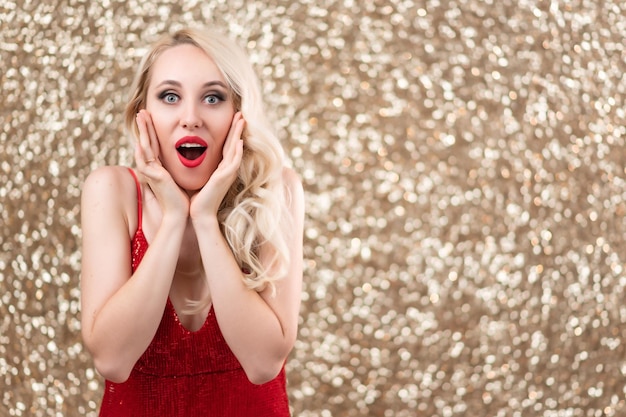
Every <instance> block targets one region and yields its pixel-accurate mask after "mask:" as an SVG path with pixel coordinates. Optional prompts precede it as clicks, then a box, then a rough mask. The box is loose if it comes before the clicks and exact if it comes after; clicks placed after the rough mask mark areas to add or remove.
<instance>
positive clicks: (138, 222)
mask: <svg viewBox="0 0 626 417" xmlns="http://www.w3.org/2000/svg"><path fill="white" fill-rule="evenodd" d="M128 170H129V171H130V173H131V174H132V175H133V178H134V179H135V185H136V187H137V230H141V213H142V212H143V209H142V207H141V184H140V183H139V179H138V178H137V174H135V171H133V169H132V168H128Z"/></svg>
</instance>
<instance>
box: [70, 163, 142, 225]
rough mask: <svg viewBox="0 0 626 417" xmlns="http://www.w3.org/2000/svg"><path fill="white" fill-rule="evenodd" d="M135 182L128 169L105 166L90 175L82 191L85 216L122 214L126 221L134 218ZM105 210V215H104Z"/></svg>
mask: <svg viewBox="0 0 626 417" xmlns="http://www.w3.org/2000/svg"><path fill="white" fill-rule="evenodd" d="M136 195H137V194H136V187H135V181H134V180H133V177H132V175H131V173H130V172H129V170H128V168H126V167H122V166H104V167H101V168H97V169H96V170H94V171H93V172H91V173H90V174H89V176H88V177H87V179H86V180H85V183H84V185H83V189H82V198H81V205H82V207H83V211H84V212H85V213H83V218H85V217H84V216H85V214H89V213H93V214H94V215H95V213H100V214H99V215H104V214H105V213H110V214H113V213H122V215H123V218H125V219H126V220H128V219H129V216H130V218H133V217H134V216H132V215H131V213H134V211H135V209H134V207H135V206H136V201H137V199H136ZM103 210H104V211H105V213H103Z"/></svg>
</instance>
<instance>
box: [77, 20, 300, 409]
mask: <svg viewBox="0 0 626 417" xmlns="http://www.w3.org/2000/svg"><path fill="white" fill-rule="evenodd" d="M125 117H126V127H127V129H129V130H130V131H132V132H133V134H134V136H135V138H136V139H137V140H136V148H135V162H136V171H135V170H131V169H129V168H124V167H113V166H110V167H103V168H100V169H97V170H96V171H94V172H93V173H92V174H91V175H90V176H89V177H88V179H87V181H86V182H85V185H84V190H83V195H82V203H81V204H82V228H83V264H82V278H81V291H82V335H83V339H84V342H85V345H86V347H87V348H88V349H89V351H90V352H91V353H92V355H93V358H94V362H95V366H96V368H97V370H98V371H99V372H100V373H101V374H102V375H103V376H104V377H105V378H106V388H105V393H104V398H103V401H102V406H101V411H100V415H101V416H117V417H119V416H143V415H145V416H151V417H152V416H237V417H241V416H255V417H260V416H261V417H262V416H287V415H289V406H288V401H287V394H286V389H285V371H284V364H285V360H286V358H287V356H288V354H289V352H290V351H291V349H292V347H293V344H294V342H295V338H296V334H297V323H298V314H299V308H300V292H301V289H302V230H303V222H304V202H303V191H302V186H301V183H300V181H299V179H298V178H297V176H296V175H295V174H294V173H293V172H292V171H291V170H289V169H287V168H284V167H283V154H282V150H281V148H280V145H279V143H278V140H277V138H276V137H275V136H274V135H273V134H272V133H271V129H269V128H268V127H267V125H266V122H265V119H264V113H263V109H262V103H261V93H260V89H259V87H258V82H257V79H256V77H255V75H254V72H253V69H252V66H251V64H250V63H249V61H248V59H247V57H246V55H245V54H244V53H243V52H242V51H241V50H240V49H239V48H237V47H236V45H234V44H233V43H231V42H230V41H228V40H227V39H226V38H225V37H224V36H222V35H220V34H218V33H211V32H199V31H194V30H182V31H179V32H177V33H175V34H174V35H173V36H170V37H165V38H164V39H162V40H161V41H159V42H157V43H156V45H154V46H153V48H152V49H151V50H150V51H149V52H148V54H147V55H146V57H145V58H144V60H143V61H142V63H141V66H140V68H139V71H138V73H137V76H136V79H135V81H134V86H133V90H132V97H131V99H130V101H129V103H128V105H127V108H126V113H125Z"/></svg>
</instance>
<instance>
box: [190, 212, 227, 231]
mask: <svg viewBox="0 0 626 417" xmlns="http://www.w3.org/2000/svg"><path fill="white" fill-rule="evenodd" d="M190 218H191V223H192V224H193V226H194V229H196V230H198V229H217V230H219V228H220V222H219V220H218V219H217V216H216V215H211V214H204V215H203V216H190Z"/></svg>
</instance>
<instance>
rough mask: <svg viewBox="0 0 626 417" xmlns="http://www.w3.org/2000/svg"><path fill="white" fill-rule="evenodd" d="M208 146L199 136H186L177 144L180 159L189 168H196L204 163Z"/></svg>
mask: <svg viewBox="0 0 626 417" xmlns="http://www.w3.org/2000/svg"><path fill="white" fill-rule="evenodd" d="M207 147H208V144H207V143H206V141H205V140H204V139H202V138H200V137H198V136H185V137H184V138H181V139H179V140H178V142H176V150H177V151H178V159H179V160H180V162H181V163H182V164H183V165H184V166H186V167H187V168H195V167H197V166H198V165H200V164H201V163H202V161H204V158H205V157H206V150H207Z"/></svg>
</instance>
